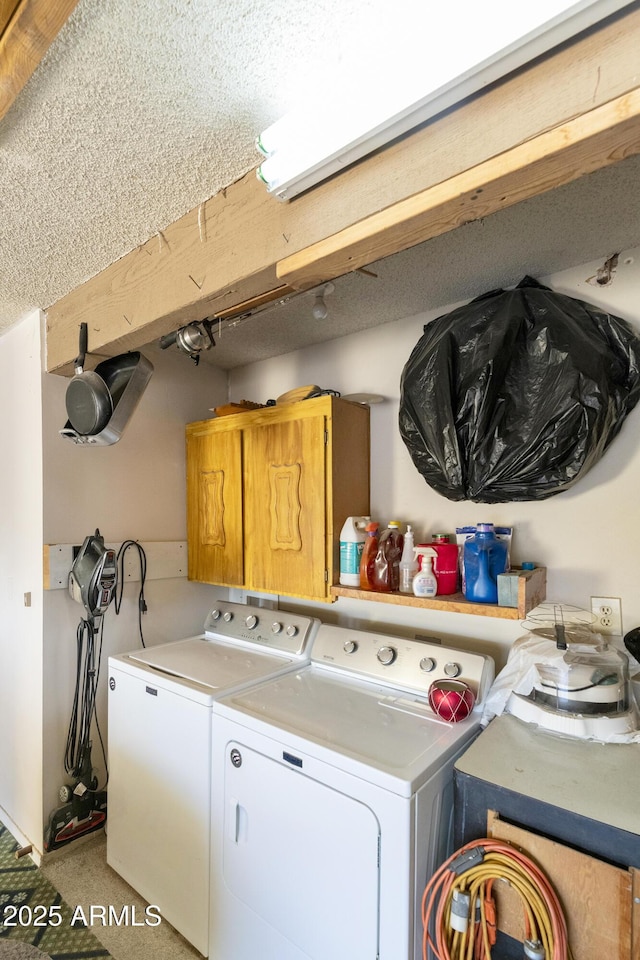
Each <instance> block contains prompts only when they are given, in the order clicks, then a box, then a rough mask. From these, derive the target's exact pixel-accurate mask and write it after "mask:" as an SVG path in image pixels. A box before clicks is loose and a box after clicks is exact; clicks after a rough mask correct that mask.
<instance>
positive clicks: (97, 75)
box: [0, 0, 640, 367]
mask: <svg viewBox="0 0 640 960" xmlns="http://www.w3.org/2000/svg"><path fill="white" fill-rule="evenodd" d="M452 2H453V0H452ZM457 2H458V3H461V4H464V3H465V2H469V0H457ZM473 2H474V3H475V0H473ZM417 9H422V8H417V7H416V4H415V0H394V3H393V4H390V3H389V0H350V2H349V3H346V4H345V3H344V2H343V0H313V2H311V0H282V2H279V3H277V4H275V3H268V2H267V0H234V2H233V3H232V2H230V0H136V2H135V3H131V2H130V0H80V3H79V4H78V6H77V7H76V9H75V11H74V13H73V14H72V16H71V17H70V19H69V20H68V22H67V23H66V25H65V26H64V27H63V29H62V30H61V32H60V33H59V35H58V37H57V39H56V40H55V41H54V43H53V45H52V46H51V48H50V49H49V52H48V54H47V55H46V57H45V59H44V60H43V61H42V63H41V65H40V67H39V68H38V69H37V71H36V72H35V74H34V75H33V77H32V78H31V80H30V81H29V82H28V84H27V85H26V87H25V88H24V90H23V91H22V93H21V94H20V96H19V97H18V99H17V101H16V102H15V104H14V105H13V107H12V109H11V110H10V111H9V113H8V114H7V115H6V117H5V118H4V119H3V120H1V121H0V331H1V330H2V329H5V328H7V327H9V326H10V325H12V324H13V323H15V322H17V321H18V320H19V319H20V318H21V317H22V316H23V315H24V314H25V313H27V312H29V311H30V310H33V309H34V308H35V307H42V308H47V307H48V306H50V305H51V304H52V303H53V302H55V301H56V300H58V299H59V298H60V297H62V296H64V295H65V294H66V293H68V292H69V291H70V290H72V289H74V288H75V287H77V286H78V285H79V284H81V283H83V282H84V281H85V280H87V279H88V278H89V277H91V276H93V275H94V274H96V273H98V272H100V270H102V269H103V268H105V267H106V266H108V265H109V264H110V263H112V262H113V261H115V260H117V259H118V258H119V257H121V256H123V255H124V254H126V253H128V252H129V251H130V250H132V249H133V248H134V247H136V246H137V245H138V244H139V243H142V242H144V241H145V240H147V239H149V237H151V236H153V235H154V234H156V233H157V232H158V231H159V230H162V229H164V227H165V226H166V225H167V224H169V223H171V222H173V221H174V220H176V219H178V218H179V217H180V216H182V215H183V214H184V213H186V212H187V211H188V210H191V209H193V208H194V207H196V206H197V205H198V204H199V203H200V202H202V200H204V199H207V198H208V197H210V196H213V195H214V194H215V193H217V192H218V191H219V190H220V189H221V188H223V187H225V186H227V185H228V184H230V183H231V182H233V181H234V180H236V179H238V178H239V177H240V176H242V175H243V174H244V173H246V172H247V170H250V169H251V168H252V167H254V166H255V165H256V163H257V155H256V153H255V151H254V140H255V137H256V134H257V133H258V132H259V131H260V130H261V129H264V127H265V126H267V125H268V124H270V123H271V122H273V121H274V120H275V119H277V118H278V117H279V116H281V115H282V114H283V113H285V112H286V111H287V110H289V109H291V108H292V107H294V106H296V104H298V103H304V102H305V101H306V100H307V98H308V97H309V96H310V95H311V94H316V93H317V91H318V89H321V88H323V87H324V86H325V85H326V84H330V83H331V81H332V79H333V78H334V76H336V75H338V73H341V74H342V75H344V73H345V70H346V69H347V67H348V70H349V71H350V75H351V76H352V77H353V82H354V83H355V82H356V79H357V77H358V71H359V70H360V68H361V66H362V65H363V64H364V63H365V61H367V60H368V61H369V62H370V61H371V60H374V61H375V59H376V57H378V58H381V57H382V56H383V55H384V53H385V52H386V53H389V51H390V50H391V49H392V48H393V47H394V46H395V47H396V48H398V49H399V48H400V47H401V45H403V44H404V45H406V43H407V42H408V37H409V35H408V33H407V30H406V24H407V23H412V24H415V16H416V10H417ZM430 9H431V7H430V5H427V4H425V5H424V10H425V16H427V15H429V10H430ZM411 35H412V37H413V38H414V40H416V39H417V42H419V43H422V42H423V40H426V37H427V33H426V32H424V33H420V31H418V30H412V31H411ZM425 55H428V48H427V46H425ZM365 95H366V91H363V96H365ZM639 171H640V160H638V159H630V160H627V161H624V162H623V163H620V164H617V165H616V166H615V167H614V168H610V169H608V170H603V171H600V172H599V173H597V174H593V175H591V176H590V177H584V178H582V180H580V181H578V182H576V183H573V184H570V185H569V186H567V187H565V188H562V189H560V190H555V191H553V192H552V193H549V194H546V195H543V196H541V197H538V198H536V199H534V200H531V201H526V202H525V203H520V204H518V205H517V206H516V207H513V208H511V209H508V210H505V211H502V212H501V213H499V214H495V215H494V216H492V217H489V218H487V219H486V220H484V221H481V222H477V223H473V224H469V225H468V226H466V227H463V228H460V229H459V230H456V231H454V232H453V233H451V234H447V235H445V236H443V237H439V238H436V239H435V240H432V241H429V242H428V243H426V244H422V245H420V246H419V247H416V248H414V249H413V250H410V251H407V252H406V253H404V254H399V255H398V256H397V257H391V258H389V259H388V260H386V261H384V262H382V263H380V264H376V265H374V266H373V267H372V270H373V272H374V273H376V274H377V275H378V276H377V279H376V278H372V277H369V276H366V275H364V274H353V275H350V276H348V277H344V278H341V279H339V280H338V281H337V282H336V284H335V292H334V293H333V294H332V295H331V297H330V298H328V299H327V306H328V308H329V317H328V318H327V320H326V321H323V322H320V323H319V322H317V321H314V320H313V319H312V317H311V307H312V295H310V294H303V295H301V296H299V297H297V298H295V299H292V300H291V301H290V302H289V303H286V304H284V305H279V306H274V307H271V308H270V309H268V310H265V311H263V312H262V313H260V314H258V315H256V316H255V317H252V318H250V319H249V320H247V321H244V322H241V323H240V324H238V325H237V326H236V327H230V326H228V327H226V328H225V329H224V330H223V331H222V336H220V337H217V341H218V343H217V347H216V349H215V350H213V351H211V352H210V354H209V355H208V356H207V358H206V359H207V360H208V361H209V362H213V363H215V364H216V365H220V366H223V367H233V366H237V365H239V364H242V363H247V362H250V361H251V360H255V359H260V358H263V357H267V356H273V355H276V354H278V353H284V352H288V351H289V350H292V349H296V348H297V347H301V346H304V345H306V344H309V343H316V342H320V341H322V340H326V339H331V338H333V337H336V336H341V335H343V334H345V333H349V332H351V331H353V330H357V329H364V328H366V327H370V326H374V325H377V324H379V323H383V322H385V321H388V320H393V319H397V318H398V317H400V316H407V315H410V314H412V313H417V312H420V311H422V310H424V309H427V308H433V307H437V306H439V305H445V304H448V303H451V302H454V301H457V300H463V299H467V298H469V297H472V296H475V295H477V294H479V293H481V292H483V291H484V290H486V289H489V288H491V287H493V286H498V285H507V284H510V283H515V282H517V280H519V279H520V277H521V276H522V275H523V274H524V273H531V274H533V275H535V276H545V275H548V274H550V273H554V272H556V271H558V270H562V269H564V268H566V267H570V266H573V265H576V264H579V263H585V262H588V261H590V260H593V259H596V258H598V257H602V258H603V259H604V258H606V257H608V256H610V255H611V254H612V253H614V252H616V251H617V250H622V249H624V248H629V247H634V246H637V245H640V191H638V190H637V182H638V175H639ZM273 202H274V203H276V202H277V201H275V200H274V201H273Z"/></svg>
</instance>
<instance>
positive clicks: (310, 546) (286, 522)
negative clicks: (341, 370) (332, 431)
mask: <svg viewBox="0 0 640 960" xmlns="http://www.w3.org/2000/svg"><path fill="white" fill-rule="evenodd" d="M244 475H245V579H246V584H247V587H249V588H253V589H254V590H262V591H265V592H267V593H287V594H289V595H294V596H301V597H315V598H317V599H325V598H326V596H327V589H328V588H327V584H326V580H325V570H326V566H327V563H326V502H325V497H326V482H325V418H324V416H317V417H305V418H302V419H297V420H286V421H284V422H280V423H271V424H260V425H259V426H255V427H249V428H248V429H246V430H245V431H244Z"/></svg>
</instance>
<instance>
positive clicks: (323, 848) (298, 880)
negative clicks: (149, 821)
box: [223, 743, 380, 960]
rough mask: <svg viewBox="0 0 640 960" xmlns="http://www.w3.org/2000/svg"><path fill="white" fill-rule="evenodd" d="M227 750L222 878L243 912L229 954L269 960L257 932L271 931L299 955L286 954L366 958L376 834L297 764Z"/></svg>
mask: <svg viewBox="0 0 640 960" xmlns="http://www.w3.org/2000/svg"><path fill="white" fill-rule="evenodd" d="M226 752H227V758H228V760H227V764H226V770H225V814H224V817H225V825H224V834H225V836H224V843H223V851H224V853H223V872H224V881H225V886H226V887H227V889H228V890H230V891H231V893H232V894H233V895H234V896H235V897H236V898H238V900H240V901H242V902H243V903H244V904H246V906H247V907H249V908H250V911H246V914H245V915H243V918H242V923H240V924H236V925H235V930H234V933H233V939H234V940H236V938H237V940H236V947H237V950H238V952H237V955H238V956H256V957H257V956H265V955H267V956H270V953H269V947H268V944H266V943H265V932H266V931H268V929H269V928H275V930H277V931H278V933H279V934H280V935H281V936H282V937H284V939H285V940H286V941H288V942H289V943H290V944H292V945H293V946H294V947H296V948H298V950H299V951H300V953H299V954H298V952H297V950H292V952H291V956H292V957H294V956H295V957H297V956H298V955H299V956H300V957H302V956H304V957H305V958H306V957H311V958H313V960H327V958H328V957H331V960H375V958H376V957H377V955H378V940H379V937H378V927H379V920H378V917H379V903H378V900H379V862H378V860H379V853H378V851H379V840H380V833H379V825H378V821H377V819H376V816H375V815H374V813H373V811H372V810H371V809H370V808H369V807H367V806H366V805H365V804H363V803H361V802H360V801H358V800H355V799H353V798H352V797H349V796H346V795H345V794H344V793H341V792H340V791H339V790H336V789H334V788H333V787H332V786H331V785H330V784H328V783H323V782H321V781H320V780H318V779H314V778H312V777H311V776H307V775H306V774H305V773H304V772H302V770H301V769H300V766H298V765H297V764H300V763H301V761H300V760H298V758H291V761H292V763H291V764H290V763H289V762H287V760H286V759H285V760H283V761H278V760H274V759H272V758H270V757H266V756H264V755H263V754H261V753H258V752H256V751H254V750H251V749H250V748H248V747H246V746H244V745H242V744H240V743H231V744H227V751H226ZM234 760H235V763H236V764H238V765H237V766H235V765H234V763H233V761H234ZM328 769H329V770H330V769H331V768H328ZM314 774H315V776H316V777H317V774H318V768H317V765H316V766H315V767H314ZM254 913H255V914H258V916H259V917H261V918H262V920H264V921H266V924H268V927H266V928H265V926H264V924H256V923H255V919H254ZM268 936H269V935H268V933H267V934H266V938H267V939H268ZM288 955H289V954H288V953H287V956H288Z"/></svg>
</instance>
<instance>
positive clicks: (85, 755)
mask: <svg viewBox="0 0 640 960" xmlns="http://www.w3.org/2000/svg"><path fill="white" fill-rule="evenodd" d="M102 626H103V620H102V618H99V620H98V628H97V630H96V625H95V622H94V621H93V620H92V619H89V620H84V619H83V620H80V623H79V624H78V628H77V630H76V684H75V691H74V696H73V705H72V708H71V718H70V721H69V730H68V733H67V744H66V749H65V754H64V768H65V771H66V772H67V773H68V774H69V776H71V777H73V778H74V779H75V780H78V781H82V782H83V783H84V785H85V787H87V788H88V789H92V790H93V789H97V784H96V783H93V779H94V778H93V772H92V769H91V725H92V723H93V722H95V725H96V730H97V733H98V738H99V740H100V747H101V749H102V757H103V760H104V765H105V769H106V768H107V751H106V748H105V744H104V739H103V736H102V731H101V730H100V724H99V722H98V715H97V712H96V693H97V689H98V680H99V678H100V662H101V659H102Z"/></svg>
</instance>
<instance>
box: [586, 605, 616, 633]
mask: <svg viewBox="0 0 640 960" xmlns="http://www.w3.org/2000/svg"><path fill="white" fill-rule="evenodd" d="M591 613H592V614H593V615H594V617H595V618H596V619H595V621H594V623H593V629H594V630H597V631H598V633H604V634H607V635H609V634H615V635H616V636H622V601H621V600H620V598H619V597H591Z"/></svg>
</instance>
